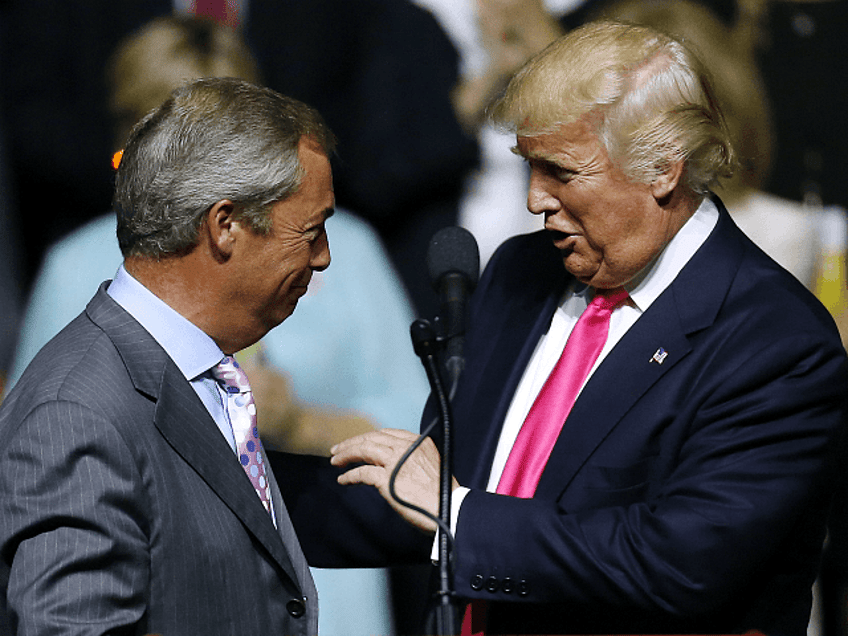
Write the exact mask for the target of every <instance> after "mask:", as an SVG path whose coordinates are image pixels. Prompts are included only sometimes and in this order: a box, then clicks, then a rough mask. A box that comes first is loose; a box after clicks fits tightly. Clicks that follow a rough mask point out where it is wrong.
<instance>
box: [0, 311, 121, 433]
mask: <svg viewBox="0 0 848 636" xmlns="http://www.w3.org/2000/svg"><path fill="white" fill-rule="evenodd" d="M131 390H132V383H131V382H130V380H129V377H128V374H127V372H126V367H125V365H124V363H123V361H122V359H121V356H120V354H119V352H118V350H117V349H116V347H115V344H114V343H113V342H112V341H111V339H110V338H109V337H108V335H107V334H106V333H104V332H103V330H102V329H101V328H100V327H98V326H97V325H96V324H95V323H94V322H92V320H91V319H90V317H89V316H88V315H87V314H85V313H83V314H80V315H79V316H78V317H77V318H76V319H74V320H73V321H72V322H71V323H70V324H69V325H68V326H67V327H65V328H64V329H63V330H62V331H60V332H59V334H57V335H56V336H55V337H54V338H53V339H52V340H50V341H49V342H48V343H47V344H46V345H45V346H44V347H43V348H42V349H41V350H40V351H39V352H38V354H37V355H36V356H35V358H34V359H33V361H32V362H31V363H30V365H29V366H28V367H27V368H26V370H25V371H24V373H23V375H22V376H21V378H20V380H19V381H18V382H17V383H16V384H15V386H14V388H13V389H12V390H11V392H10V393H9V395H8V396H7V398H6V399H5V400H4V403H3V408H2V409H0V421H2V420H7V419H10V418H11V419H20V418H23V417H26V415H27V413H29V412H31V411H33V410H35V409H36V407H37V406H39V405H42V404H44V403H47V402H52V401H69V402H77V403H82V404H86V405H88V406H89V407H90V408H95V409H97V408H98V405H102V404H103V403H104V402H106V401H108V400H114V399H116V396H117V395H119V394H126V393H127V392H128V391H131Z"/></svg>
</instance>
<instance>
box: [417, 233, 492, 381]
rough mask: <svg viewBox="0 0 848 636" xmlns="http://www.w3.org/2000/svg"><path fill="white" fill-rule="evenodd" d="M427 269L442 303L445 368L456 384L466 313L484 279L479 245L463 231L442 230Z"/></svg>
mask: <svg viewBox="0 0 848 636" xmlns="http://www.w3.org/2000/svg"><path fill="white" fill-rule="evenodd" d="M427 269H428V270H429V272H430V280H431V281H432V283H433V288H434V289H435V290H436V292H438V294H439V298H440V301H441V314H440V322H441V324H442V328H443V333H444V336H445V340H446V347H445V350H446V353H447V358H446V361H445V368H446V369H447V370H448V372H449V373H450V375H451V380H452V383H453V384H455V382H456V380H457V379H458V378H459V374H460V373H461V372H462V368H463V366H464V365H465V361H464V360H463V358H462V346H463V344H464V342H465V335H464V334H465V313H466V305H467V301H468V296H469V295H470V294H471V292H472V291H474V287H475V286H476V285H477V278H478V277H479V275H480V251H479V249H478V248H477V241H476V240H475V239H474V236H473V235H472V234H471V232H469V231H468V230H466V229H464V228H461V227H453V226H452V227H446V228H442V229H441V230H439V231H438V232H436V234H435V235H434V236H433V238H432V239H430V245H429V247H428V249H427Z"/></svg>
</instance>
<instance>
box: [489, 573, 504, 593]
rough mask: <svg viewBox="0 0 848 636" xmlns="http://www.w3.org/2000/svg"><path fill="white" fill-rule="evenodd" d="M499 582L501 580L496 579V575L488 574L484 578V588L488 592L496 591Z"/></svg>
mask: <svg viewBox="0 0 848 636" xmlns="http://www.w3.org/2000/svg"><path fill="white" fill-rule="evenodd" d="M500 583H501V582H500V581H498V579H497V578H496V577H494V576H490V577H489V578H488V579H486V589H487V590H488V591H489V592H497V591H498V587H499V586H500Z"/></svg>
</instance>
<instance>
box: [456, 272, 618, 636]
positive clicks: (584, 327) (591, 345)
mask: <svg viewBox="0 0 848 636" xmlns="http://www.w3.org/2000/svg"><path fill="white" fill-rule="evenodd" d="M626 299H627V292H626V291H625V290H624V289H623V288H620V287H619V288H617V289H612V290H604V291H600V290H599V291H598V292H596V294H595V297H594V298H593V299H592V302H590V303H589V306H588V307H587V308H586V310H585V311H584V312H583V313H582V314H581V316H580V318H579V319H578V321H577V324H575V325H574V329H573V330H572V331H571V335H570V336H569V337H568V342H566V343H565V348H564V349H563V351H562V355H561V356H560V358H559V360H558V361H557V363H556V365H555V366H554V368H553V371H551V374H550V375H549V376H548V379H547V380H546V381H545V384H544V386H543V387H542V390H541V391H540V392H539V395H538V396H536V401H535V402H534V403H533V406H532V407H531V408H530V412H529V413H528V414H527V419H525V420H524V424H523V425H522V427H521V430H520V431H519V433H518V437H517V439H516V440H515V444H514V445H513V447H512V450H511V451H510V453H509V457H508V458H507V461H506V466H505V467H504V471H503V474H502V475H501V479H500V481H499V482H498V488H497V492H498V493H499V494H502V495H512V496H513V497H522V498H524V499H529V498H530V497H532V496H533V494H534V493H535V492H536V486H537V485H538V484H539V478H540V477H541V476H542V471H543V470H544V469H545V465H546V464H547V463H548V457H550V455H551V451H552V450H553V448H554V444H555V443H556V440H557V438H558V437H559V433H560V431H561V430H562V425H563V424H564V423H565V418H567V417H568V414H569V412H570V411H571V407H572V406H573V405H574V402H575V401H576V400H577V394H578V393H579V392H580V388H581V387H582V386H583V382H584V381H585V380H586V376H588V375H589V371H590V370H591V369H592V366H593V365H594V364H595V361H596V360H597V359H598V356H599V355H600V354H601V350H602V349H603V348H604V344H605V343H606V341H607V335H608V334H609V321H610V316H611V315H612V312H613V310H614V309H615V308H616V307H618V306H619V305H620V304H621V303H623V302H624V301H625V300H626ZM486 607H487V603H486V601H485V600H483V599H474V600H472V601H471V603H470V604H469V605H468V607H467V608H466V611H465V615H464V617H463V621H462V628H461V631H460V634H461V636H482V635H483V634H485V631H484V630H485V624H486Z"/></svg>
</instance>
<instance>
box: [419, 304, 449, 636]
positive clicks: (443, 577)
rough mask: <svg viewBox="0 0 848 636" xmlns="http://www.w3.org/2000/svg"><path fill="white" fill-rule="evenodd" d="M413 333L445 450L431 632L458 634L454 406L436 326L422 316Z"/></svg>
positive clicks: (445, 635)
mask: <svg viewBox="0 0 848 636" xmlns="http://www.w3.org/2000/svg"><path fill="white" fill-rule="evenodd" d="M410 335H411V336H412V345H413V349H414V350H415V353H416V355H418V357H419V358H421V363H422V364H423V365H424V369H425V371H426V372H427V379H428V380H429V381H430V388H431V390H432V392H433V396H434V398H435V399H436V401H437V403H438V407H439V415H440V418H441V421H442V447H441V448H440V449H439V451H440V453H441V466H440V469H439V478H440V480H439V519H438V526H439V529H438V533H439V591H438V592H437V597H438V598H437V603H436V606H435V607H434V608H433V610H432V613H431V616H430V617H428V625H430V624H433V625H434V627H433V629H432V630H428V631H430V632H431V633H433V634H436V635H437V636H456V635H457V634H459V631H460V622H459V621H460V619H459V616H460V608H459V605H458V603H457V598H456V593H455V592H454V589H453V578H452V576H451V547H452V542H453V538H452V537H451V536H450V508H451V492H452V489H451V486H452V478H453V461H452V459H453V458H452V448H451V421H452V414H451V406H450V400H449V399H448V395H447V393H446V392H445V389H444V383H443V382H442V375H441V372H440V370H439V365H438V362H437V358H436V354H437V352H438V349H439V345H440V341H439V339H438V338H437V337H436V335H435V332H434V330H433V328H432V327H431V326H430V323H429V322H428V321H427V320H421V319H419V320H416V321H415V322H413V323H412V326H411V327H410ZM434 424H435V422H434Z"/></svg>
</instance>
